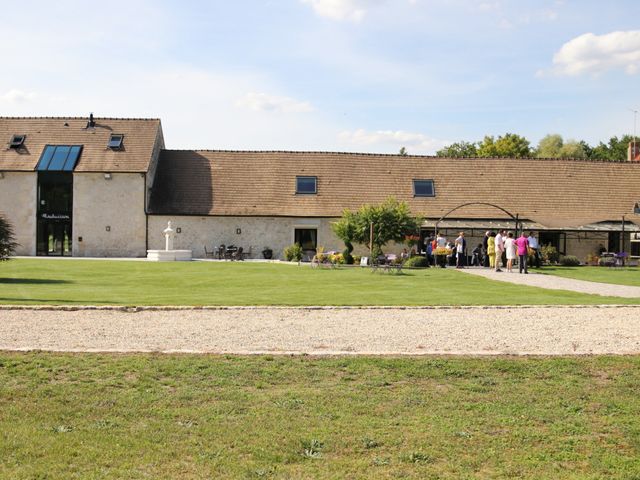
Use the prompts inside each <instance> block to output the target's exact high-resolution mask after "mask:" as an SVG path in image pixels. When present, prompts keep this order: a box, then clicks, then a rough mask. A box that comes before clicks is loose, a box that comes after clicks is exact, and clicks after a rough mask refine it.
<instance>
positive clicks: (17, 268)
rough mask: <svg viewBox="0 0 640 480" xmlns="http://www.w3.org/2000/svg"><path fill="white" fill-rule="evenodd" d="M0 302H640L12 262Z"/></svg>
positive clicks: (408, 280) (3, 271) (338, 272)
mask: <svg viewBox="0 0 640 480" xmlns="http://www.w3.org/2000/svg"><path fill="white" fill-rule="evenodd" d="M0 303H3V304H79V305H87V304H91V305H101V304H112V305H519V304H606V303H636V304H637V303H640V298H638V299H623V298H611V297H601V296H596V295H585V294H580V293H574V292H568V291H558V290H545V289H540V288H530V287H524V286H518V285H513V284H508V283H502V282H493V281H490V280H486V279H484V278H480V277H476V276H472V275H465V274H461V273H460V272H456V271H455V270H454V269H447V270H442V269H426V270H411V271H406V272H404V273H403V274H400V275H394V274H384V273H375V274H372V273H371V272H370V271H369V270H367V269H360V268H340V269H334V270H329V269H311V268H309V266H306V265H305V266H297V265H289V264H266V263H250V262H244V263H240V262H233V263H231V262H228V263H225V262H185V263H182V262H178V263H151V262H136V261H105V260H43V259H37V260H36V259H33V260H32V259H14V260H11V261H9V262H5V263H2V264H0Z"/></svg>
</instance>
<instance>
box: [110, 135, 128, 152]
mask: <svg viewBox="0 0 640 480" xmlns="http://www.w3.org/2000/svg"><path fill="white" fill-rule="evenodd" d="M123 142H124V135H122V134H120V133H112V134H111V137H109V143H108V144H107V147H108V148H110V149H111V150H122V145H123Z"/></svg>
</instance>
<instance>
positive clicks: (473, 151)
mask: <svg viewBox="0 0 640 480" xmlns="http://www.w3.org/2000/svg"><path fill="white" fill-rule="evenodd" d="M436 155H437V156H438V157H449V158H460V157H477V156H478V147H477V146H476V144H475V143H474V142H465V141H464V140H463V141H461V142H456V143H452V144H451V145H448V146H446V147H444V148H442V149H440V150H438V151H437V152H436Z"/></svg>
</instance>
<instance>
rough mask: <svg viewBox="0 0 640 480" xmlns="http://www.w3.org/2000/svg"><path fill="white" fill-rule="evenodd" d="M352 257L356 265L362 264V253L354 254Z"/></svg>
mask: <svg viewBox="0 0 640 480" xmlns="http://www.w3.org/2000/svg"><path fill="white" fill-rule="evenodd" d="M351 258H353V264H354V265H360V260H361V259H362V257H361V256H360V255H352V256H351Z"/></svg>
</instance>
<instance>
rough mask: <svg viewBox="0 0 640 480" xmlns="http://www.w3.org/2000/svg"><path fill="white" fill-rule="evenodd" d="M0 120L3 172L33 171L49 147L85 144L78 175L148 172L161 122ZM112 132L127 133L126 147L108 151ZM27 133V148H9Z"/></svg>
mask: <svg viewBox="0 0 640 480" xmlns="http://www.w3.org/2000/svg"><path fill="white" fill-rule="evenodd" d="M87 122H88V119H87V118H51V117H47V118H42V117H41V118H26V117H25V118H18V117H0V170H5V171H8V170H16V171H33V170H34V169H35V167H36V165H37V163H38V160H40V155H41V154H42V150H43V149H44V147H45V145H48V144H49V145H83V149H82V154H81V156H80V160H79V161H78V164H77V165H76V168H75V171H76V172H146V171H147V170H148V169H149V162H150V161H151V157H152V151H153V147H154V144H155V142H156V139H157V138H158V136H159V135H161V128H162V127H161V125H160V120H157V119H119V118H96V119H95V122H96V126H95V128H87ZM112 133H121V134H124V148H123V149H122V150H120V151H114V150H112V149H110V148H107V142H108V141H109V137H110V135H111V134H112ZM22 134H26V135H27V138H26V141H25V143H24V148H22V149H19V150H16V149H13V148H9V143H10V142H11V138H12V137H13V135H22Z"/></svg>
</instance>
